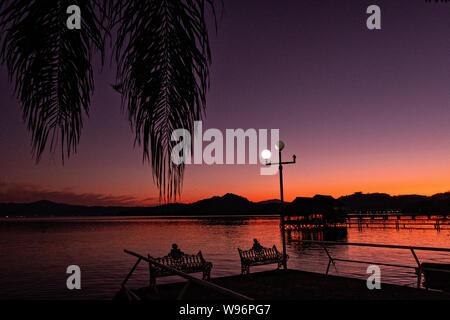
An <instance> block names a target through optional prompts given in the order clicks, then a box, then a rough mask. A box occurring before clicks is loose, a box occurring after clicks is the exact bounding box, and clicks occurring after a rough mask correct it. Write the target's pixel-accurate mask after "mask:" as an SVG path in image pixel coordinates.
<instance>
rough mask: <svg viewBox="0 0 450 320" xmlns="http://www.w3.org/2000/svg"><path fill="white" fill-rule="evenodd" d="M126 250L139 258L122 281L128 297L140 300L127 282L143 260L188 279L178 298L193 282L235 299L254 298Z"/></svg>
mask: <svg viewBox="0 0 450 320" xmlns="http://www.w3.org/2000/svg"><path fill="white" fill-rule="evenodd" d="M124 252H125V253H127V254H129V255H132V256H134V257H136V258H138V260H137V261H136V263H135V264H134V266H133V268H131V270H130V272H129V273H128V274H127V276H126V277H125V279H124V280H123V282H122V289H123V290H124V292H125V294H126V295H127V297H128V298H129V299H130V300H139V297H138V296H137V295H136V294H134V293H133V292H132V291H131V290H129V289H128V288H127V287H126V283H127V281H128V279H130V277H131V275H132V274H133V272H134V271H135V270H136V268H137V266H138V265H139V263H140V262H141V261H142V260H144V261H146V262H148V263H149V264H153V265H155V266H158V267H159V268H161V269H165V270H167V271H169V272H170V273H172V274H174V275H177V276H180V277H182V278H184V279H187V280H188V282H186V284H185V285H184V287H183V288H182V290H181V292H180V293H179V295H178V297H177V300H181V299H182V298H183V297H184V295H185V293H186V291H187V289H188V288H189V286H190V284H191V283H195V284H198V285H200V286H203V287H206V288H210V289H212V290H214V291H216V292H218V293H220V294H223V295H226V296H229V297H232V298H235V299H239V300H253V299H252V298H250V297H247V296H245V295H243V294H240V293H238V292H235V291H233V290H230V289H227V288H224V287H221V286H218V285H216V284H214V283H212V282H209V281H205V280H201V279H198V278H195V277H193V276H191V275H189V274H187V273H184V272H183V271H180V270H178V269H175V268H172V267H169V266H166V265H164V264H162V263H159V262H158V261H157V260H155V259H152V258H150V257H144V256H142V255H140V254H138V253H135V252H133V251H129V250H124Z"/></svg>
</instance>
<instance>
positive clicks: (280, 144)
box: [275, 140, 284, 151]
mask: <svg viewBox="0 0 450 320" xmlns="http://www.w3.org/2000/svg"><path fill="white" fill-rule="evenodd" d="M275 149H277V150H278V151H281V150H283V149H284V142H283V141H281V140H280V141H278V142H277V143H275Z"/></svg>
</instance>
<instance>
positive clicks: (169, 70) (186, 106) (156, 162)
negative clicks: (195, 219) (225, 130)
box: [113, 0, 215, 200]
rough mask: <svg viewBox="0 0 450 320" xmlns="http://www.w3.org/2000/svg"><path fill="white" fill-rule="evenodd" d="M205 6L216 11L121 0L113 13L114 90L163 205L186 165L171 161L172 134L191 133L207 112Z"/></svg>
mask: <svg viewBox="0 0 450 320" xmlns="http://www.w3.org/2000/svg"><path fill="white" fill-rule="evenodd" d="M206 7H210V8H212V9H213V10H214V6H213V3H212V0H148V1H129V0H122V1H118V2H116V5H115V7H114V10H113V12H114V14H115V15H114V16H115V19H116V21H117V24H118V35H117V42H116V58H117V85H116V86H115V88H116V89H117V90H118V91H119V92H121V93H122V105H123V108H124V109H125V110H126V111H127V113H128V117H129V120H130V123H131V125H132V127H133V129H134V131H135V143H137V144H138V145H140V146H142V147H143V160H144V161H149V162H151V166H152V171H153V178H154V180H155V182H156V184H157V186H158V187H159V190H160V199H164V200H168V199H172V198H173V197H175V199H176V197H177V194H179V193H180V191H181V184H182V178H183V173H184V165H178V166H177V165H175V164H173V163H172V162H171V160H170V153H171V150H172V147H173V142H172V141H171V134H172V132H173V130H175V129H178V128H184V129H187V130H189V131H190V132H193V127H194V121H196V120H200V119H201V118H202V116H203V110H204V108H205V96H206V90H207V88H208V86H209V64H210V49H209V41H208V32H207V22H206V17H205V10H206V9H207V8H206ZM214 19H215V15H214Z"/></svg>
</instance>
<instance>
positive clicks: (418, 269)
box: [289, 239, 450, 288]
mask: <svg viewBox="0 0 450 320" xmlns="http://www.w3.org/2000/svg"><path fill="white" fill-rule="evenodd" d="M289 242H298V243H312V244H318V245H321V246H322V248H323V249H324V250H325V252H326V254H327V256H328V265H327V270H326V275H328V272H329V270H330V266H331V264H333V265H334V266H336V265H335V261H342V262H352V263H362V264H373V265H381V266H388V267H395V268H405V269H414V270H415V273H416V275H417V287H418V288H420V285H421V280H422V272H423V270H424V268H423V267H422V264H421V263H420V260H419V258H418V257H417V254H416V252H415V251H416V250H417V251H440V252H450V248H433V247H418V246H399V245H390V244H375V243H355V242H339V241H316V240H296V239H292V240H289ZM326 245H338V246H359V247H374V248H389V249H404V250H410V251H411V254H412V255H413V257H414V260H415V261H416V263H417V267H415V266H409V265H399V264H390V263H380V262H371V261H363V260H351V259H340V258H334V257H332V256H331V254H330V252H329V251H328V249H327V248H326ZM426 270H427V271H438V272H449V273H450V270H444V269H435V268H428V267H427V268H426Z"/></svg>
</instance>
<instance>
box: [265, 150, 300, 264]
mask: <svg viewBox="0 0 450 320" xmlns="http://www.w3.org/2000/svg"><path fill="white" fill-rule="evenodd" d="M283 147H284V144H283ZM283 147H281V148H279V150H278V156H279V162H278V163H271V162H267V163H266V165H268V166H270V165H276V164H278V170H279V173H280V203H281V212H280V226H281V235H282V238H283V239H282V242H283V269H285V270H286V269H287V263H286V256H287V255H286V229H285V224H284V194H283V193H284V192H283V164H292V163H295V162H296V156H295V155H293V156H292V161H288V162H283V161H282V160H281V150H282V149H283Z"/></svg>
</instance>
